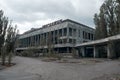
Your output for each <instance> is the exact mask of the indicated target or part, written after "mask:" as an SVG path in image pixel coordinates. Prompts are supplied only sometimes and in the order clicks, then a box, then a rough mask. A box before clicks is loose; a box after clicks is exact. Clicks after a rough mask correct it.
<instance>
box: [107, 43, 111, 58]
mask: <svg viewBox="0 0 120 80" xmlns="http://www.w3.org/2000/svg"><path fill="white" fill-rule="evenodd" d="M107 58H111V54H110V47H109V45H107Z"/></svg>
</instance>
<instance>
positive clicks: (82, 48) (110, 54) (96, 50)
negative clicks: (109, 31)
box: [80, 44, 114, 58]
mask: <svg viewBox="0 0 120 80" xmlns="http://www.w3.org/2000/svg"><path fill="white" fill-rule="evenodd" d="M106 49H107V51H106V52H107V53H106V54H107V58H112V57H114V55H113V54H112V53H111V50H110V47H109V44H108V45H106ZM80 50H81V53H82V56H83V57H85V56H86V54H85V47H80ZM93 57H94V58H99V51H98V46H95V45H94V46H93Z"/></svg>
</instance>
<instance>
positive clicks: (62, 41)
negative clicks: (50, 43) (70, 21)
mask: <svg viewBox="0 0 120 80" xmlns="http://www.w3.org/2000/svg"><path fill="white" fill-rule="evenodd" d="M63 36H64V29H63V28H62V37H63ZM62 44H63V39H62Z"/></svg>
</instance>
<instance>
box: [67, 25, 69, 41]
mask: <svg viewBox="0 0 120 80" xmlns="http://www.w3.org/2000/svg"><path fill="white" fill-rule="evenodd" d="M67 43H69V27H67Z"/></svg>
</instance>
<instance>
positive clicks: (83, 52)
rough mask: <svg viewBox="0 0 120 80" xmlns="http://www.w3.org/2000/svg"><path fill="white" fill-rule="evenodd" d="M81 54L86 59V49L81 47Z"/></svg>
mask: <svg viewBox="0 0 120 80" xmlns="http://www.w3.org/2000/svg"><path fill="white" fill-rule="evenodd" d="M80 50H81V53H82V57H85V47H81V49H80Z"/></svg>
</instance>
